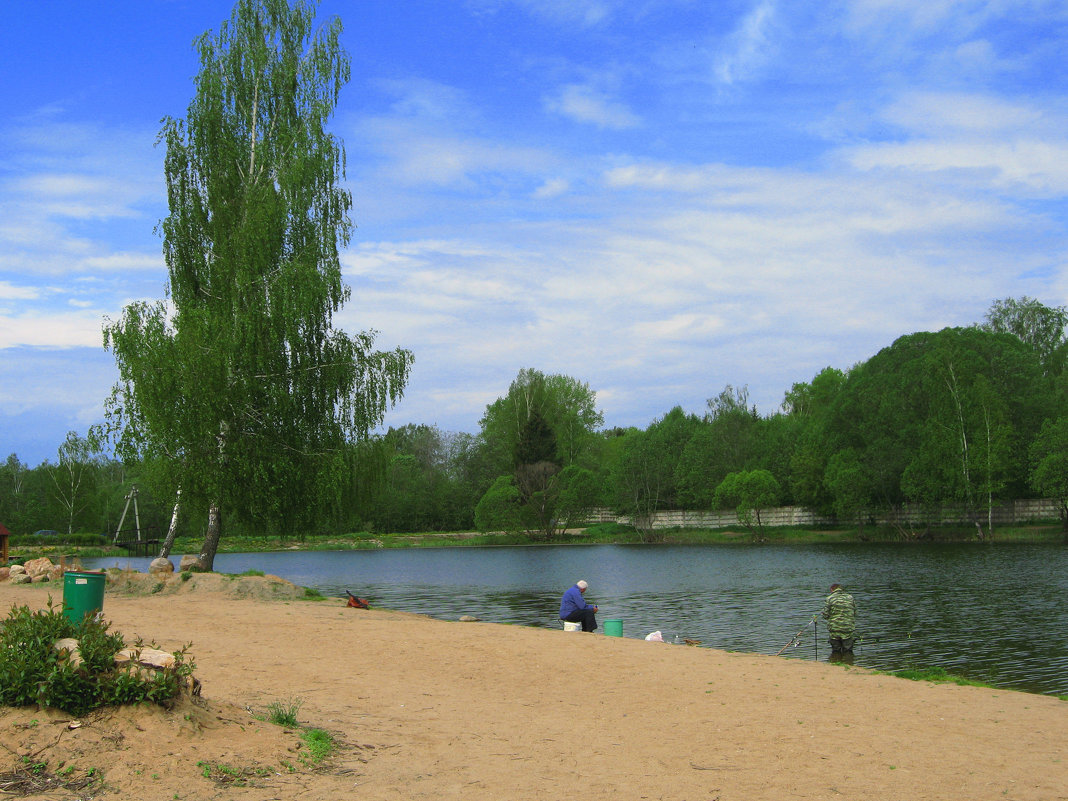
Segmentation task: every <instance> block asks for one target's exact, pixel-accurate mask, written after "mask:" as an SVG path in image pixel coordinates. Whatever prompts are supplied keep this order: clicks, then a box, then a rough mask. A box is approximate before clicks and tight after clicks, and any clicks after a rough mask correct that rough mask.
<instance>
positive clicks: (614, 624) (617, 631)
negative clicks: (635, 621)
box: [604, 620, 623, 637]
mask: <svg viewBox="0 0 1068 801" xmlns="http://www.w3.org/2000/svg"><path fill="white" fill-rule="evenodd" d="M604 633H605V636H606V637H622V636H623V621H622V620H606V621H605V622H604Z"/></svg>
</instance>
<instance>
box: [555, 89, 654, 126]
mask: <svg viewBox="0 0 1068 801" xmlns="http://www.w3.org/2000/svg"><path fill="white" fill-rule="evenodd" d="M545 107H546V109H548V110H549V111H551V112H553V113H556V114H560V115H562V116H564V117H570V118H571V119H573V120H576V121H578V122H585V123H590V124H592V125H596V126H597V127H598V128H612V129H617V130H621V129H625V128H633V127H635V126H637V125H638V124H639V123H640V120H639V119H638V117H637V115H635V114H634V113H633V112H632V111H631V110H630V109H628V108H627V107H626V106H625V105H624V104H623V103H620V102H618V101H616V100H613V99H612V98H610V97H608V95H606V94H605V93H603V92H600V91H598V90H596V89H594V88H593V87H590V86H583V85H579V84H569V85H567V86H564V87H563V88H562V89H561V90H560V92H559V94H558V95H557V96H555V97H551V98H547V99H546V100H545Z"/></svg>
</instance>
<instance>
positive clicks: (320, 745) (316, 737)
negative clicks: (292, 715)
mask: <svg viewBox="0 0 1068 801" xmlns="http://www.w3.org/2000/svg"><path fill="white" fill-rule="evenodd" d="M300 740H301V742H302V743H303V744H304V748H305V752H302V753H301V759H302V761H304V762H305V763H306V764H310V765H318V764H319V763H320V762H322V761H323V760H324V759H326V758H327V757H329V756H330V755H331V754H332V753H334V748H335V746H334V738H333V737H331V736H330V733H329V732H326V731H323V730H322V729H305V730H304V731H302V732H301V733H300ZM305 754H306V755H305Z"/></svg>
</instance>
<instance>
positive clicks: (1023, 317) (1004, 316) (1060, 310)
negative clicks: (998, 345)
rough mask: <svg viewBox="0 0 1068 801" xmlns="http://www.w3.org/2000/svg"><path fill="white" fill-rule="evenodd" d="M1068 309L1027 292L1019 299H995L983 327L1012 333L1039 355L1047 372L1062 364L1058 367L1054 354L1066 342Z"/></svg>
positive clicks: (1060, 350) (1060, 349)
mask: <svg viewBox="0 0 1068 801" xmlns="http://www.w3.org/2000/svg"><path fill="white" fill-rule="evenodd" d="M1066 326H1068V308H1065V307H1064V306H1046V305H1045V304H1043V303H1041V302H1039V301H1037V300H1035V299H1034V298H1029V297H1027V296H1026V295H1025V296H1023V297H1020V298H1002V299H1001V300H995V301H994V302H993V304H991V306H990V309H989V310H988V311H987V313H986V317H985V319H984V321H983V323H982V328H983V329H984V330H986V331H992V332H994V333H997V334H1001V333H1004V334H1012V335H1013V336H1016V337H1018V338H1019V339H1020V340H1022V341H1023V342H1026V343H1027V344H1028V345H1030V346H1031V347H1032V348H1033V349H1034V351H1035V353H1037V354H1038V358H1039V361H1041V362H1042V365H1043V369H1044V370H1045V371H1046V373H1047V374H1049V373H1051V372H1053V371H1057V372H1059V368H1061V367H1063V364H1062V365H1059V366H1057V367H1055V365H1054V362H1055V356H1056V355H1057V354H1058V353H1061V352H1062V346H1063V345H1064V344H1065V342H1066V338H1065V327H1066Z"/></svg>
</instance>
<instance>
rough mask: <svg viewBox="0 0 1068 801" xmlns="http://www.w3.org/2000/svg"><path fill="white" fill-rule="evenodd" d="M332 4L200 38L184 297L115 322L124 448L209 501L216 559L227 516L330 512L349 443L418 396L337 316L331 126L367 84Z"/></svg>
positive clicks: (211, 552)
mask: <svg viewBox="0 0 1068 801" xmlns="http://www.w3.org/2000/svg"><path fill="white" fill-rule="evenodd" d="M316 9H317V5H316V4H315V3H312V2H304V0H296V2H295V3H294V4H292V5H290V3H289V2H287V0H238V2H237V4H236V5H235V6H234V8H233V12H232V14H231V16H230V19H229V20H228V21H224V22H223V23H222V24H221V26H220V28H219V31H218V33H217V34H215V35H213V34H212V33H211V32H210V31H209V32H207V33H205V34H204V35H203V36H201V37H200V38H199V39H198V40H197V41H196V43H195V46H196V49H197V50H198V52H199V55H200V72H199V74H198V75H197V77H196V92H195V95H194V97H193V100H192V101H191V102H190V104H189V107H188V110H187V113H186V116H185V118H183V119H173V118H165V119H164V122H163V128H162V131H161V133H160V137H159V140H160V142H162V144H163V145H165V147H166V156H165V162H164V169H165V173H166V183H167V200H168V206H169V214H168V216H167V217H166V218H165V219H164V220H163V221H162V222H161V224H160V230H161V232H162V235H163V252H164V257H165V260H166V263H167V270H168V277H169V281H168V287H167V295H168V299H167V301H158V302H155V303H143V302H142V303H134V304H131V305H129V306H127V307H126V308H125V309H124V310H123V313H122V315H121V317H120V319H119V320H117V321H110V320H109V321H108V322H107V323H106V325H105V328H104V344H105V347H108V348H110V349H111V350H113V351H114V354H115V359H116V362H117V364H118V368H119V375H120V378H119V382H118V384H117V385H116V387H115V389H114V391H113V393H112V396H111V399H110V403H109V407H108V411H109V423H110V425H111V427H112V431H113V433H114V434H115V435H116V438H117V441H118V446H119V453H120V454H123V455H133V454H137V455H141V456H162V457H165V459H166V464H167V466H168V467H167V481H168V483H169V484H170V488H171V490H172V491H177V490H179V489H180V491H181V498H182V503H183V504H185V503H190V502H199V503H203V504H205V505H206V508H207V509H208V526H207V533H206V536H205V540H204V544H203V546H202V547H201V550H200V554H199V557H200V561H201V565H202V567H203V569H205V570H211V569H212V565H213V560H214V557H215V552H216V550H217V548H218V544H219V538H220V536H221V534H222V531H223V519H224V515H234V516H237V517H238V518H241V519H244V520H245V521H247V522H248V523H250V524H252V525H255V526H258V527H263V528H267V529H276V530H277V529H283V528H287V529H292V528H299V527H306V526H310V525H312V524H313V523H314V522H315V520H316V518H317V515H318V514H319V513H320V512H321V510H322V509H323V508H324V505H326V504H328V503H329V501H330V499H331V498H334V497H336V495H337V493H338V492H339V491H340V488H341V487H342V486H343V471H344V459H343V450H344V448H343V446H344V444H345V443H346V442H351V441H354V440H356V439H359V438H361V437H364V436H366V435H367V433H368V432H369V431H370V430H371V429H372V428H374V427H375V426H376V425H378V424H379V423H381V421H382V419H383V416H384V414H385V411H386V410H387V409H388V408H389V407H390V406H391V405H392V404H393V403H395V402H396V401H397V400H398V399H399V398H400V396H401V394H402V392H403V389H404V385H405V383H406V381H407V377H408V372H409V369H410V367H411V363H412V354H411V353H410V352H409V351H406V350H403V349H397V350H393V351H386V352H382V351H376V350H375V349H374V342H375V339H376V332H374V331H364V332H361V333H357V334H355V335H350V334H348V333H346V332H344V331H340V330H337V329H335V328H334V327H333V324H332V317H333V314H334V313H335V312H337V311H338V310H339V309H340V308H341V306H342V305H343V304H344V303H345V301H346V300H347V299H348V298H349V289H348V288H347V287H346V286H345V285H344V283H343V282H342V276H341V265H340V259H339V252H340V250H341V249H343V248H344V247H345V245H346V244H347V243H348V241H349V237H350V234H351V230H352V223H351V221H350V219H349V209H350V206H351V196H350V193H349V192H348V191H347V190H346V189H345V188H344V187H343V184H342V182H343V180H344V177H345V154H344V148H343V145H342V143H341V142H340V140H338V139H337V138H336V137H335V136H333V135H332V134H330V133H329V132H328V131H327V130H326V123H327V121H328V120H329V118H330V117H331V116H332V114H333V112H334V109H335V106H336V103H337V98H338V94H339V92H340V90H341V88H342V86H343V85H344V84H345V83H346V82H347V81H348V79H349V58H348V55H347V54H346V53H345V51H344V50H343V49H342V47H341V43H340V36H341V30H342V29H341V23H340V21H339V20H338V19H336V18H333V19H330V20H328V21H326V22H325V23H323V24H322V25H319V26H316V25H315V13H316Z"/></svg>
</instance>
